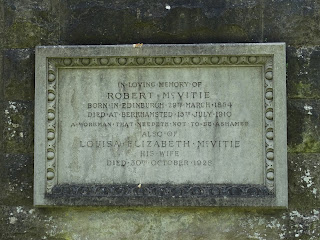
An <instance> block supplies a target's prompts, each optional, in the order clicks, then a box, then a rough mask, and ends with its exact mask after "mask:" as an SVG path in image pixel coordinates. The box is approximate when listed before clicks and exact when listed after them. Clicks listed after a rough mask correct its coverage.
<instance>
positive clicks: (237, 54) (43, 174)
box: [34, 43, 288, 207]
mask: <svg viewBox="0 0 320 240" xmlns="http://www.w3.org/2000/svg"><path fill="white" fill-rule="evenodd" d="M285 84H286V82H285V45H284V44H283V43H274V44H196V45H143V46H135V45H121V46H57V47H53V46H51V47H38V48H37V49H36V104H35V187H34V204H35V205H37V206H45V205H119V206H122V205H123V206H138V205H142V206H269V207H286V206H287V194H288V193H287V188H288V187H287V158H286V152H287V150H286V149H287V148H286V89H285Z"/></svg>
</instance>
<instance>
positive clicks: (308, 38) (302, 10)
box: [263, 0, 320, 46]
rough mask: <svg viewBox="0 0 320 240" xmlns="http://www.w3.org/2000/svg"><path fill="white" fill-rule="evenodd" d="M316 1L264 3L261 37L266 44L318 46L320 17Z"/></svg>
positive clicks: (295, 0)
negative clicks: (281, 42) (280, 43)
mask: <svg viewBox="0 0 320 240" xmlns="http://www.w3.org/2000/svg"><path fill="white" fill-rule="evenodd" d="M319 9H320V5H319V2H318V1H301V0H284V1H276V4H275V2H274V1H264V10H263V37H264V41H266V42H277V41H285V42H286V43H287V45H294V46H301V45H307V46H308V45H309V46H310V45H318V44H319V37H320V29H319V26H318V19H319V17H320V11H319Z"/></svg>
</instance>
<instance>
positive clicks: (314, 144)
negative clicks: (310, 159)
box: [288, 133, 320, 153]
mask: <svg viewBox="0 0 320 240" xmlns="http://www.w3.org/2000/svg"><path fill="white" fill-rule="evenodd" d="M302 139H303V140H302V143H300V144H298V145H295V146H290V145H289V146H288V152H291V153H298V152H304V153H316V152H320V142H319V139H316V138H315V136H313V135H312V133H303V134H302Z"/></svg>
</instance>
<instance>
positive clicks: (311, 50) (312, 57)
mask: <svg viewBox="0 0 320 240" xmlns="http://www.w3.org/2000/svg"><path fill="white" fill-rule="evenodd" d="M319 66H320V48H319V47H318V46H316V47H297V48H295V47H288V49H287V76H288V82H287V91H288V97H290V98H319V97H320V81H319V79H320V70H319Z"/></svg>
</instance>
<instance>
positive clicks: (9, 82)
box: [3, 49, 34, 100]
mask: <svg viewBox="0 0 320 240" xmlns="http://www.w3.org/2000/svg"><path fill="white" fill-rule="evenodd" d="M32 66H33V67H32ZM3 68H4V69H5V71H4V72H3V80H4V96H5V97H4V98H5V99H8V100H33V99H34V50H33V49H10V50H5V51H4V57H3Z"/></svg>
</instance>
